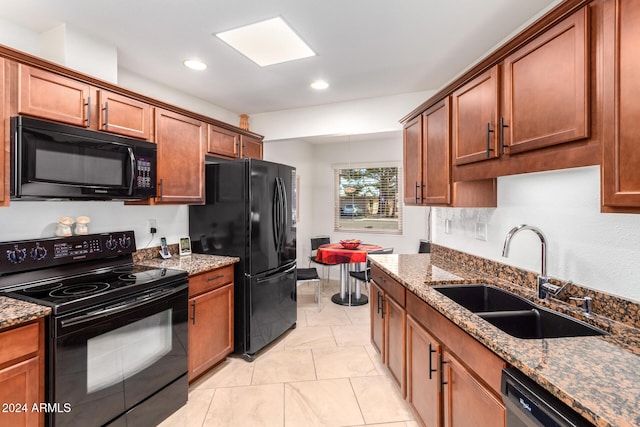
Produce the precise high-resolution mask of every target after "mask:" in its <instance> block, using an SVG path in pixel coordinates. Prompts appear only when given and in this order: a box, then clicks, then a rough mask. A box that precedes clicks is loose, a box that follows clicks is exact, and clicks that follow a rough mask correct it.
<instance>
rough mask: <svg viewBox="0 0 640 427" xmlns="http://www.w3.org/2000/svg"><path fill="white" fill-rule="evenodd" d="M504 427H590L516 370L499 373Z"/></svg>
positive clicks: (581, 418) (588, 423)
mask: <svg viewBox="0 0 640 427" xmlns="http://www.w3.org/2000/svg"><path fill="white" fill-rule="evenodd" d="M501 391H502V401H503V402H504V405H505V406H506V408H507V427H522V426H524V427H556V426H557V427H568V426H575V427H582V426H593V424H591V423H590V422H589V421H587V420H586V419H584V418H583V417H582V416H580V415H579V414H578V413H577V412H575V411H574V410H573V409H571V408H570V407H569V406H568V405H566V404H565V403H563V402H561V401H560V400H558V398H556V397H554V396H553V395H552V394H551V393H549V392H548V391H547V390H545V389H543V388H542V387H541V386H540V385H538V384H536V383H535V382H534V381H533V380H531V379H530V378H529V377H527V376H526V375H524V374H523V373H522V372H520V371H518V370H517V369H515V368H506V369H503V370H502V385H501Z"/></svg>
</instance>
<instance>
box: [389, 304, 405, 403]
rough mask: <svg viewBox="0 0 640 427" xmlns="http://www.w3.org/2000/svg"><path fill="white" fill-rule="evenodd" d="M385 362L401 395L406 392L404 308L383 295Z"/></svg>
mask: <svg viewBox="0 0 640 427" xmlns="http://www.w3.org/2000/svg"><path fill="white" fill-rule="evenodd" d="M384 305H385V308H386V312H385V340H384V343H385V347H384V348H385V353H386V356H385V363H386V365H387V366H388V367H389V371H390V372H391V376H392V377H393V379H394V380H395V381H396V383H397V384H398V387H400V392H401V393H402V396H403V397H404V396H405V392H406V381H405V378H406V366H407V365H406V347H405V337H406V329H405V328H406V324H407V317H406V312H405V310H404V309H403V308H402V307H401V306H400V305H399V304H398V303H397V302H395V301H394V300H393V299H391V298H388V297H385V302H384Z"/></svg>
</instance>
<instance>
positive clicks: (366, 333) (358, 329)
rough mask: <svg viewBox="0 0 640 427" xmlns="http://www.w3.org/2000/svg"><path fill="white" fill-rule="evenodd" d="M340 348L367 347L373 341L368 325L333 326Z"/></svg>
mask: <svg viewBox="0 0 640 427" xmlns="http://www.w3.org/2000/svg"><path fill="white" fill-rule="evenodd" d="M331 329H332V330H333V336H334V337H335V340H336V344H337V346H338V347H350V346H356V345H367V344H369V342H370V341H371V338H370V330H369V325H368V324H358V325H343V326H332V327H331Z"/></svg>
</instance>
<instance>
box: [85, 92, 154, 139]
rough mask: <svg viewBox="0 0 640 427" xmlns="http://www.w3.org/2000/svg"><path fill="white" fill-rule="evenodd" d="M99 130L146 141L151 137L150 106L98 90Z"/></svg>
mask: <svg viewBox="0 0 640 427" xmlns="http://www.w3.org/2000/svg"><path fill="white" fill-rule="evenodd" d="M98 104H99V109H100V122H99V129H100V130H103V131H105V132H111V133H117V134H119V135H125V136H131V137H134V138H140V139H145V140H148V139H149V137H150V136H151V106H150V105H149V104H147V103H144V102H140V101H137V100H135V99H132V98H129V97H126V96H122V95H118V94H117V93H113V92H109V91H106V90H98Z"/></svg>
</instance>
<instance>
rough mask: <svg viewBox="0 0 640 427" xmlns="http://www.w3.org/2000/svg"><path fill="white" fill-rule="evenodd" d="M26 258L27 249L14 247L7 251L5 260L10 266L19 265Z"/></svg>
mask: <svg viewBox="0 0 640 427" xmlns="http://www.w3.org/2000/svg"><path fill="white" fill-rule="evenodd" d="M26 257H27V249H26V248H19V247H18V245H15V246H14V247H13V249H11V250H8V251H7V259H9V262H10V263H11V264H20V263H21V262H22V261H24V260H25V258H26Z"/></svg>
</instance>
